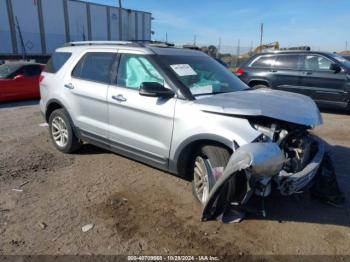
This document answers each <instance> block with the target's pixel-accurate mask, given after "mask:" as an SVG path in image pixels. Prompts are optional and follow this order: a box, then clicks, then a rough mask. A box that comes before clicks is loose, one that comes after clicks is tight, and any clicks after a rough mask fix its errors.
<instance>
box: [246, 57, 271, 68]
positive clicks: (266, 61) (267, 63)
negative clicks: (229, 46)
mask: <svg viewBox="0 0 350 262" xmlns="http://www.w3.org/2000/svg"><path fill="white" fill-rule="evenodd" d="M275 59H276V56H260V57H259V58H258V59H256V60H255V61H254V62H253V63H252V64H251V65H250V66H251V67H257V68H271V67H272V66H273V64H274V62H275Z"/></svg>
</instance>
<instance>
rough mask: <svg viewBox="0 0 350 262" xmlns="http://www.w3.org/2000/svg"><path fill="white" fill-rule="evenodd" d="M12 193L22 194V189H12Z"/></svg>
mask: <svg viewBox="0 0 350 262" xmlns="http://www.w3.org/2000/svg"><path fill="white" fill-rule="evenodd" d="M12 191H16V192H23V189H17V188H14V189H12Z"/></svg>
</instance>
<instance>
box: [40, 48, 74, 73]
mask: <svg viewBox="0 0 350 262" xmlns="http://www.w3.org/2000/svg"><path fill="white" fill-rule="evenodd" d="M71 55H72V54H71V53H67V52H55V53H53V54H52V56H51V58H50V60H49V61H48V62H47V64H46V66H45V69H44V72H46V73H56V72H58V70H60V69H61V67H62V66H63V65H64V64H65V63H66V62H67V60H68V59H69V58H70V57H71Z"/></svg>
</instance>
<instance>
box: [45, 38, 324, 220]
mask: <svg viewBox="0 0 350 262" xmlns="http://www.w3.org/2000/svg"><path fill="white" fill-rule="evenodd" d="M41 78H42V80H41V84H40V92H41V101H40V107H41V111H42V113H43V115H44V117H45V119H46V121H47V122H48V123H49V127H50V135H51V137H52V140H53V143H54V145H55V146H56V147H57V149H58V150H60V151H62V152H65V153H71V152H73V151H75V150H77V149H79V147H80V146H81V145H82V143H83V142H87V143H91V144H94V145H96V146H99V147H103V148H106V149H108V150H111V151H113V152H116V153H118V154H121V155H124V156H126V157H129V158H132V159H135V160H138V161H141V162H143V163H146V164H148V165H151V166H154V167H156V168H159V169H162V170H166V171H168V172H170V173H174V174H178V175H180V176H183V177H185V178H188V179H190V180H192V181H193V182H192V185H193V193H194V196H195V197H196V198H197V199H198V200H199V201H200V202H201V203H202V204H203V206H204V209H203V210H204V211H203V217H202V219H203V220H207V219H211V218H213V217H214V216H216V215H217V214H218V210H217V209H218V208H219V207H218V206H219V205H218V202H223V201H224V200H225V199H226V200H227V199H230V201H231V203H236V205H241V204H243V203H245V202H246V201H247V199H249V196H250V195H251V194H252V193H256V194H258V195H261V196H267V195H268V194H269V193H270V191H271V184H272V183H273V184H275V185H276V188H277V189H278V190H279V191H280V192H281V194H283V195H290V194H293V193H295V192H297V191H299V190H301V189H302V188H304V187H305V186H306V185H307V184H308V183H309V182H310V181H311V179H312V178H313V177H314V176H315V173H316V172H317V169H318V167H319V165H320V162H321V160H322V158H323V143H322V142H320V140H319V139H318V138H316V137H314V136H312V135H310V134H309V130H310V129H312V128H313V127H314V126H316V125H319V124H321V123H322V118H321V116H320V113H319V110H318V108H317V107H316V105H315V103H314V102H313V101H312V100H311V99H310V98H308V97H306V96H303V95H298V94H293V93H287V92H282V91H273V90H267V89H259V90H252V89H249V88H248V87H247V86H246V85H245V84H244V83H243V82H242V81H240V80H239V79H238V78H237V77H236V76H235V75H234V74H232V73H231V72H230V71H228V70H227V69H226V68H225V67H224V66H222V65H221V64H219V63H218V62H217V61H215V60H214V59H212V58H210V57H209V56H207V55H205V54H204V53H202V52H200V51H195V50H189V49H181V48H170V47H168V46H166V45H159V44H150V43H149V44H144V43H143V44H142V43H133V42H74V43H69V44H67V45H66V46H65V47H62V48H59V49H57V50H56V52H55V53H54V54H53V56H52V58H51V60H50V61H49V62H48V64H47V66H46V68H45V70H44V72H43V73H42V77H41ZM226 200H225V201H226Z"/></svg>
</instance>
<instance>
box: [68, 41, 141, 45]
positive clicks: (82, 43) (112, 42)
mask: <svg viewBox="0 0 350 262" xmlns="http://www.w3.org/2000/svg"><path fill="white" fill-rule="evenodd" d="M132 44H135V43H133V42H130V41H79V42H68V43H66V44H65V45H64V46H80V45H132Z"/></svg>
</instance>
